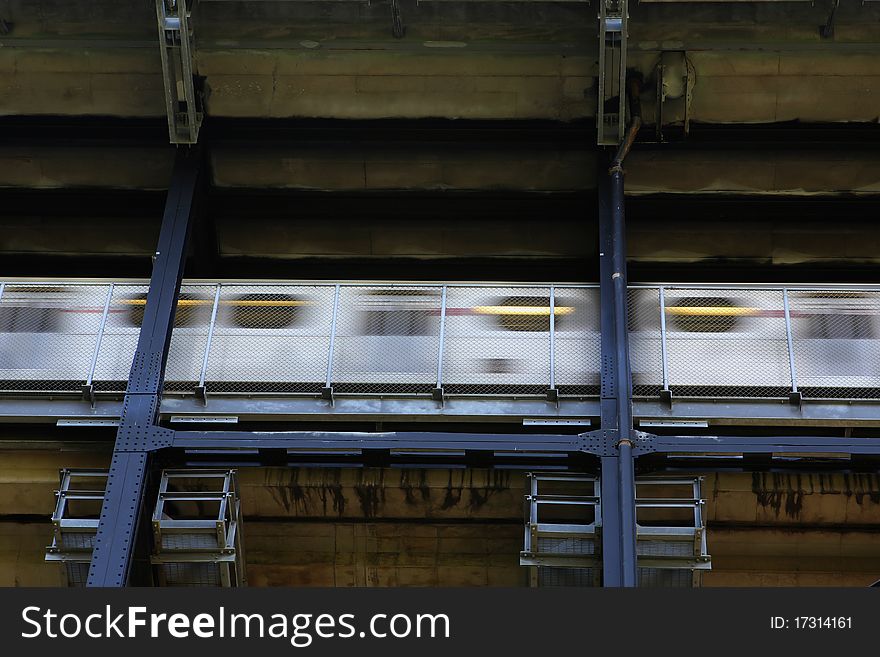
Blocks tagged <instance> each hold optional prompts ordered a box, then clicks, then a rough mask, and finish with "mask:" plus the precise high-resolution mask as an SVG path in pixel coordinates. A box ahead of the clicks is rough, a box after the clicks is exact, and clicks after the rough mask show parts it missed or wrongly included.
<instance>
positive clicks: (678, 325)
mask: <svg viewBox="0 0 880 657" xmlns="http://www.w3.org/2000/svg"><path fill="white" fill-rule="evenodd" d="M665 310H666V333H667V340H666V345H667V355H668V363H669V386H670V388H671V390H672V392H673V394H674V395H680V396H683V397H785V396H787V395H788V392H789V389H790V368H789V361H788V343H787V338H786V331H785V317H784V312H783V298H782V290H754V289H753V290H748V289H687V288H667V289H666V308H665Z"/></svg>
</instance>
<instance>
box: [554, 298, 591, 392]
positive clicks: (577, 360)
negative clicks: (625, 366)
mask: <svg viewBox="0 0 880 657" xmlns="http://www.w3.org/2000/svg"><path fill="white" fill-rule="evenodd" d="M554 306H555V310H556V312H555V313H554V316H555V326H554V332H555V352H556V358H555V368H556V370H555V374H556V381H555V383H556V387H557V389H558V390H559V394H560V395H570V396H574V395H598V394H599V385H600V381H599V361H600V351H601V341H600V337H599V289H598V288H595V287H593V288H587V287H557V288H555V303H554Z"/></svg>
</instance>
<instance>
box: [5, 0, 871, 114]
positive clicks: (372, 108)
mask: <svg viewBox="0 0 880 657" xmlns="http://www.w3.org/2000/svg"><path fill="white" fill-rule="evenodd" d="M632 4H633V6H632V7H631V8H630V31H629V39H630V41H629V43H630V49H629V50H630V54H629V61H628V63H629V65H630V66H631V67H632V68H634V69H637V70H638V71H640V72H641V73H642V74H643V75H644V77H645V79H646V81H647V82H648V88H647V90H646V91H645V93H644V94H643V102H644V103H645V112H646V117H648V119H649V122H650V117H651V116H653V105H652V99H653V97H654V89H653V86H652V80H653V76H654V70H655V67H656V65H657V62H658V61H659V58H660V55H661V53H663V52H684V53H686V58H687V66H688V69H689V72H690V78H691V82H690V84H691V94H690V102H689V106H688V108H687V116H688V118H689V120H690V121H692V122H712V123H755V122H776V121H790V120H798V121H804V122H838V121H859V122H865V121H876V120H877V119H878V116H880V73H878V71H877V67H876V61H877V56H878V55H880V3H876V4H874V5H872V4H870V3H868V4H866V5H864V6H863V5H862V4H861V3H856V2H846V1H844V3H842V6H841V7H840V8H839V9H838V10H837V11H836V12H835V14H834V23H833V25H834V31H833V35H832V36H830V37H827V38H823V37H822V36H820V33H819V26H820V25H823V24H825V23H826V21H827V19H828V16H829V12H830V6H831V1H830V0H817V2H815V3H812V4H807V3H800V2H780V3H774V2H767V3H737V2H731V3H709V4H705V3H697V4H694V3H689V2H682V3H660V4H641V5H638V4H636V3H632ZM400 7H401V13H402V18H403V22H404V24H405V25H406V32H405V35H404V36H403V38H400V39H396V38H394V37H393V36H392V34H391V10H390V5H389V2H387V1H386V0H375V1H374V2H371V3H365V2H346V1H344V2H339V1H337V2H298V1H287V2H283V1H278V2H247V1H244V0H243V1H240V2H237V1H226V2H211V1H207V0H202V1H201V2H200V3H199V4H198V5H197V6H196V9H195V11H194V19H193V23H194V25H195V35H196V52H195V56H194V59H195V68H196V71H197V73H198V74H199V75H201V76H204V77H205V91H206V94H207V99H206V105H207V112H208V114H209V115H211V116H217V117H335V118H347V119H348V118H380V117H406V118H416V117H449V118H483V119H487V118H488V119H554V120H563V121H568V120H574V119H583V118H589V117H592V116H594V115H595V111H596V76H597V68H598V67H597V55H596V53H597V40H596V36H595V35H596V19H595V14H596V10H595V8H594V7H591V6H589V5H588V4H587V3H574V2H570V3H542V2H535V3H524V2H509V3H493V2H467V1H462V2H430V1H428V2H425V1H423V2H418V3H417V2H416V0H401V2H400ZM0 19H2V20H3V21H4V24H5V26H6V33H5V34H3V33H2V31H0V99H2V100H0V114H3V115H15V114H62V115H108V116H124V117H160V116H163V115H164V105H163V91H162V76H161V68H160V60H159V51H158V37H157V28H156V18H155V14H154V9H153V6H152V3H149V2H140V3H119V2H111V1H108V0H97V1H92V2H88V3H82V2H79V3H77V2H69V1H65V0H9V1H8V2H5V3H2V4H0ZM683 118H684V117H683V116H681V112H679V113H677V114H676V113H675V112H672V113H670V115H669V116H667V117H666V120H667V121H669V122H672V123H675V122H681V121H682V120H683Z"/></svg>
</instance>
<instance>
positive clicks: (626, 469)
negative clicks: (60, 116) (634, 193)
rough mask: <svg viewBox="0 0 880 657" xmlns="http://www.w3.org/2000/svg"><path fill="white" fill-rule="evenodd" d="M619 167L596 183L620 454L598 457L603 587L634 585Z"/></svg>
mask: <svg viewBox="0 0 880 657" xmlns="http://www.w3.org/2000/svg"><path fill="white" fill-rule="evenodd" d="M623 203H624V200H623V172H622V171H620V170H619V168H618V169H616V170H614V171H612V172H611V173H610V175H609V177H607V178H606V177H602V179H601V180H600V185H599V298H600V312H601V315H600V323H601V330H602V369H601V373H602V385H601V399H600V414H601V421H602V430H603V431H606V432H608V434H609V435H612V436H613V435H616V436H617V441H616V444H617V448H618V453H617V455H616V456H611V457H604V458H603V459H602V519H603V529H602V563H603V584H604V586H635V585H636V525H635V475H634V463H633V457H632V429H633V420H632V372H631V370H630V361H629V335H628V331H627V319H626V315H627V308H626V240H625V223H624V209H623Z"/></svg>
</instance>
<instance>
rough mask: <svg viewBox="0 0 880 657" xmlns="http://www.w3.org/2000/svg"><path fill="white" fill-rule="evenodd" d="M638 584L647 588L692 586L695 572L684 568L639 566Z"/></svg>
mask: <svg viewBox="0 0 880 657" xmlns="http://www.w3.org/2000/svg"><path fill="white" fill-rule="evenodd" d="M636 578H637V579H636V581H637V584H638V586H641V587H645V588H678V589H681V588H691V587H693V585H694V573H693V572H692V571H690V570H685V569H682V568H638V569H637V572H636Z"/></svg>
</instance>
